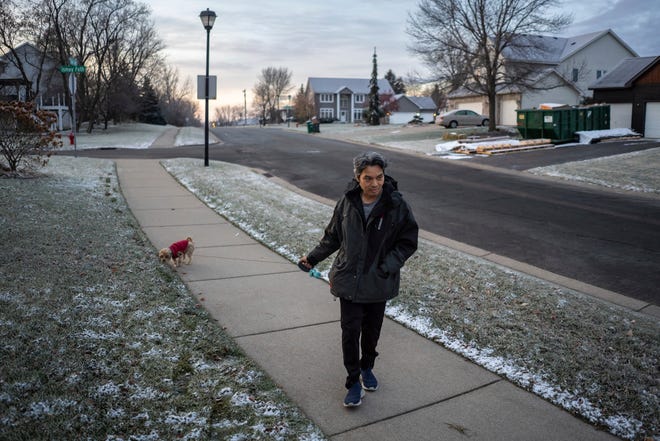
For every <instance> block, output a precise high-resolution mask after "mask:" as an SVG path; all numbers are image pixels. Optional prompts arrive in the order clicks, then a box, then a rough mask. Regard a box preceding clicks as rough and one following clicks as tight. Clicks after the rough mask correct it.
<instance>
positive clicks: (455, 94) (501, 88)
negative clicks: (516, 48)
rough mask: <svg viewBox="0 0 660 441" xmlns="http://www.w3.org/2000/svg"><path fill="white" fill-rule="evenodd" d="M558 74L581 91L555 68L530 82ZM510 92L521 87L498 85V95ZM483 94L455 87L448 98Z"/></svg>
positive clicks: (543, 72) (544, 71) (577, 89)
mask: <svg viewBox="0 0 660 441" xmlns="http://www.w3.org/2000/svg"><path fill="white" fill-rule="evenodd" d="M551 75H553V76H556V77H557V78H558V79H559V81H561V82H562V83H564V84H565V85H566V86H567V87H570V88H572V89H574V90H575V91H576V92H578V93H580V89H579V88H578V87H577V86H576V85H575V83H573V82H572V81H570V80H569V79H567V78H566V77H564V76H563V75H562V74H561V73H560V72H558V71H557V69H555V68H547V69H543V70H541V71H539V72H538V73H537V74H536V75H535V76H534V77H532V78H530V84H536V83H538V82H539V81H541V80H544V79H546V78H547V77H549V76H551ZM509 93H520V88H519V87H518V86H515V85H500V86H498V87H497V94H498V95H504V94H509ZM481 95H483V94H480V93H476V92H473V91H471V90H469V89H467V88H466V87H462V86H461V87H459V88H458V89H454V90H453V91H451V92H449V93H448V94H447V97H448V98H468V97H473V96H481Z"/></svg>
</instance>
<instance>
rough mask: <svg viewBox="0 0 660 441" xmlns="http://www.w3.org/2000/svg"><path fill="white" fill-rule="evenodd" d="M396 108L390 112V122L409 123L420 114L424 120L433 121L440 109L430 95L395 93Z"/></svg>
mask: <svg viewBox="0 0 660 441" xmlns="http://www.w3.org/2000/svg"><path fill="white" fill-rule="evenodd" d="M394 99H395V100H396V102H397V105H396V110H395V111H393V112H392V113H391V114H390V124H407V123H409V122H410V121H412V119H413V118H414V117H415V115H417V116H419V117H420V118H421V119H422V121H423V122H425V123H427V122H433V121H434V120H435V113H436V111H437V110H438V108H437V106H436V105H435V101H433V98H431V97H428V96H406V95H404V94H399V95H394Z"/></svg>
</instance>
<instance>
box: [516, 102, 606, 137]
mask: <svg viewBox="0 0 660 441" xmlns="http://www.w3.org/2000/svg"><path fill="white" fill-rule="evenodd" d="M516 112H517V118H516V121H517V126H518V131H519V132H520V135H521V136H522V137H523V139H537V138H550V140H552V142H553V143H562V142H570V141H573V140H575V139H576V136H575V132H579V131H582V130H607V129H609V128H610V106H587V107H568V106H567V107H561V108H555V109H521V110H517V111H516Z"/></svg>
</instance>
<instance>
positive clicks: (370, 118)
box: [367, 48, 381, 126]
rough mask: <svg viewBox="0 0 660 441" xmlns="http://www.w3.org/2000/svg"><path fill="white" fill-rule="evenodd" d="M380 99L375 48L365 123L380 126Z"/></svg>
mask: <svg viewBox="0 0 660 441" xmlns="http://www.w3.org/2000/svg"><path fill="white" fill-rule="evenodd" d="M380 116H381V115H380V97H379V96H378V61H377V56H376V48H374V57H373V69H372V71H371V80H369V109H368V111H367V122H368V123H369V125H372V126H377V125H380Z"/></svg>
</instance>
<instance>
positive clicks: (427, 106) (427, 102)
mask: <svg viewBox="0 0 660 441" xmlns="http://www.w3.org/2000/svg"><path fill="white" fill-rule="evenodd" d="M401 98H407V99H408V101H410V102H411V103H413V104H414V105H415V106H417V108H419V110H436V109H437V107H438V106H436V105H435V101H433V98H431V97H429V96H407V95H404V94H399V95H395V96H394V99H396V100H397V101H398V100H400V99H401Z"/></svg>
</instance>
